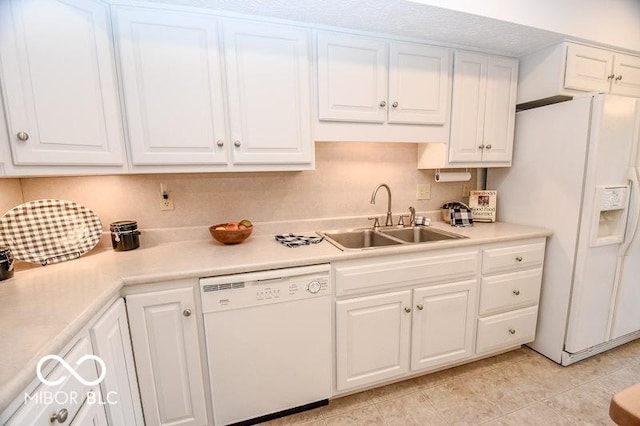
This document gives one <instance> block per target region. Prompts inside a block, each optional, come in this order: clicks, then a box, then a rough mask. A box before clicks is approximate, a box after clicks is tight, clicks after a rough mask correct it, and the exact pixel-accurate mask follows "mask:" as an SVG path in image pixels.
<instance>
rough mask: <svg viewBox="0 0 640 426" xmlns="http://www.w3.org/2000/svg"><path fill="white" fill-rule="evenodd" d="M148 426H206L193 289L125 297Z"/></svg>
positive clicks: (202, 374) (202, 377)
mask: <svg viewBox="0 0 640 426" xmlns="http://www.w3.org/2000/svg"><path fill="white" fill-rule="evenodd" d="M126 301H127V312H128V315H129V323H130V329H131V341H132V343H133V351H134V354H135V359H136V369H137V371H138V383H139V385H140V397H141V400H142V409H143V412H144V418H145V422H146V424H147V425H205V424H207V413H206V402H205V394H204V372H203V367H202V359H201V356H200V343H199V338H198V325H197V315H196V306H195V298H194V293H193V288H192V287H188V288H178V289H172V290H162V291H153V292H148V293H140V294H133V295H129V296H126Z"/></svg>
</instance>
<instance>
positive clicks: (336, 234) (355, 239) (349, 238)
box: [318, 226, 467, 251]
mask: <svg viewBox="0 0 640 426" xmlns="http://www.w3.org/2000/svg"><path fill="white" fill-rule="evenodd" d="M318 234H320V235H322V236H324V237H325V238H326V239H327V241H329V242H330V243H331V244H333V245H334V246H336V247H338V248H339V249H340V250H343V251H345V250H363V249H372V248H377V247H388V246H393V245H400V244H422V243H433V242H438V241H446V240H456V239H461V238H467V237H465V236H463V235H458V234H454V233H451V232H447V231H441V230H439V229H437V230H436V229H433V228H429V227H425V226H408V227H398V226H393V227H391V226H390V227H381V228H357V229H342V230H336V231H323V232H318Z"/></svg>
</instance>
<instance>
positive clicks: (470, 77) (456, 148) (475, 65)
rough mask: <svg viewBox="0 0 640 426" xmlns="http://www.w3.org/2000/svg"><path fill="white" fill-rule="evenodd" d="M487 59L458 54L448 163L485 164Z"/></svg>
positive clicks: (455, 63)
mask: <svg viewBox="0 0 640 426" xmlns="http://www.w3.org/2000/svg"><path fill="white" fill-rule="evenodd" d="M487 62H488V58H487V56H486V55H480V54H475V53H469V52H456V53H455V59H454V62H453V98H452V101H451V102H452V105H453V107H452V110H451V139H450V141H449V162H451V163H456V162H458V163H460V162H462V163H464V162H478V161H481V160H482V151H483V149H482V147H481V144H482V138H483V126H484V116H485V100H486V93H487Z"/></svg>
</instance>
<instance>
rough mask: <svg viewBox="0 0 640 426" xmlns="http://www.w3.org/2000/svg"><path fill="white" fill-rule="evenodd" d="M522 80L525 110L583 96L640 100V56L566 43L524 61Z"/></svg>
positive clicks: (521, 98)
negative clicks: (600, 93) (552, 101)
mask: <svg viewBox="0 0 640 426" xmlns="http://www.w3.org/2000/svg"><path fill="white" fill-rule="evenodd" d="M519 78H520V81H519V85H518V105H519V107H521V108H523V109H526V108H528V107H529V106H536V105H537V104H539V103H542V104H544V103H545V102H546V103H548V101H549V100H566V99H569V98H571V97H573V96H575V95H579V94H581V93H584V92H603V93H611V94H614V95H622V96H631V97H636V98H640V56H634V55H628V54H624V53H620V52H616V51H613V50H608V49H601V48H598V47H593V46H585V45H583V44H578V43H571V42H564V43H560V44H556V45H554V46H550V47H547V48H545V49H542V50H540V51H538V52H534V53H532V54H530V55H528V56H525V57H523V58H521V61H520V76H519ZM540 100H542V102H540Z"/></svg>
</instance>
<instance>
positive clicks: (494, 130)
mask: <svg viewBox="0 0 640 426" xmlns="http://www.w3.org/2000/svg"><path fill="white" fill-rule="evenodd" d="M517 87H518V61H517V60H513V59H506V58H497V57H490V58H489V61H488V67H487V96H486V99H485V102H486V104H485V110H484V127H483V129H484V131H483V138H482V143H481V145H484V150H483V151H482V161H483V162H509V161H511V154H512V148H513V132H514V124H515V119H516V90H517Z"/></svg>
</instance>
